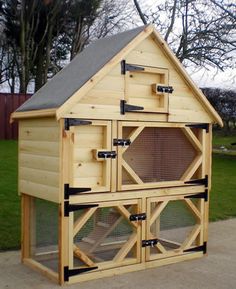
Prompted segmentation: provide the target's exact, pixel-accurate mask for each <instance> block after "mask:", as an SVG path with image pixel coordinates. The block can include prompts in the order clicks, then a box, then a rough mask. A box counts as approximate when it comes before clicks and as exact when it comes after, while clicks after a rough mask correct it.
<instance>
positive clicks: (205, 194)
mask: <svg viewBox="0 0 236 289" xmlns="http://www.w3.org/2000/svg"><path fill="white" fill-rule="evenodd" d="M184 198H185V199H204V200H205V202H207V201H208V190H207V189H206V190H205V192H202V193H197V194H194V195H189V196H185V197H184Z"/></svg>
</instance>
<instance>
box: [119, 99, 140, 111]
mask: <svg viewBox="0 0 236 289" xmlns="http://www.w3.org/2000/svg"><path fill="white" fill-rule="evenodd" d="M139 110H144V107H143V106H137V105H131V104H127V103H126V100H121V101H120V113H121V114H125V113H126V112H130V111H132V112H135V111H139Z"/></svg>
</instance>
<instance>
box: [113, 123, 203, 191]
mask: <svg viewBox="0 0 236 289" xmlns="http://www.w3.org/2000/svg"><path fill="white" fill-rule="evenodd" d="M126 124H127V123H125V124H123V125H122V138H124V139H130V140H131V144H130V145H129V146H126V147H123V148H120V153H121V154H122V160H121V162H120V163H118V166H119V169H120V172H121V173H120V174H121V184H120V187H119V189H129V188H134V189H137V188H138V187H140V188H145V187H147V188H148V187H150V186H158V184H159V185H161V184H162V183H163V184H162V186H163V185H164V182H168V183H169V182H181V183H182V184H184V182H185V181H187V180H190V179H192V178H193V177H196V176H198V174H197V173H196V172H197V170H198V169H199V167H200V166H201V162H202V159H201V156H202V151H201V149H202V146H201V143H200V141H199V140H198V138H197V136H196V133H195V132H193V131H192V130H191V129H189V128H184V127H160V126H155V125H148V124H144V125H142V124H140V126H131V125H132V124H131V125H129V124H128V125H126Z"/></svg>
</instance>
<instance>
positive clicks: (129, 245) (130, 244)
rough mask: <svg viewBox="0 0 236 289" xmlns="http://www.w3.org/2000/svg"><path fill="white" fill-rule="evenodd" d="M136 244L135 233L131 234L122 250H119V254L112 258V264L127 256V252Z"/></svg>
mask: <svg viewBox="0 0 236 289" xmlns="http://www.w3.org/2000/svg"><path fill="white" fill-rule="evenodd" d="M136 242H137V233H136V232H135V233H133V234H132V235H131V236H130V238H129V239H128V241H126V243H125V244H124V245H123V246H122V248H121V249H120V250H119V252H118V253H117V254H116V256H115V257H114V259H113V260H114V262H121V261H123V259H124V258H125V257H126V256H127V254H128V253H129V251H130V250H131V249H132V247H133V246H134V244H135V243H136Z"/></svg>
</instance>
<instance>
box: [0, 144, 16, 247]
mask: <svg viewBox="0 0 236 289" xmlns="http://www.w3.org/2000/svg"><path fill="white" fill-rule="evenodd" d="M19 244H20V198H19V197H18V195H17V142H16V141H0V250H2V249H14V248H19Z"/></svg>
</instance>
